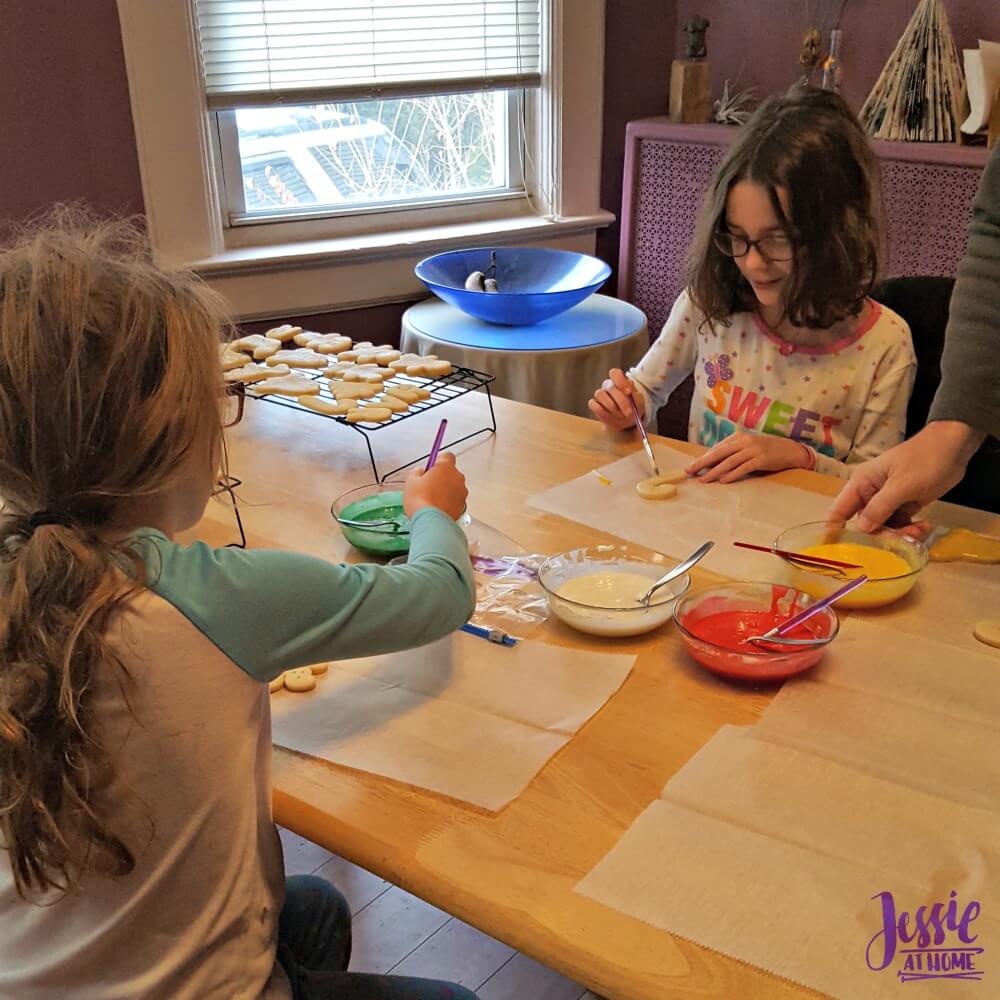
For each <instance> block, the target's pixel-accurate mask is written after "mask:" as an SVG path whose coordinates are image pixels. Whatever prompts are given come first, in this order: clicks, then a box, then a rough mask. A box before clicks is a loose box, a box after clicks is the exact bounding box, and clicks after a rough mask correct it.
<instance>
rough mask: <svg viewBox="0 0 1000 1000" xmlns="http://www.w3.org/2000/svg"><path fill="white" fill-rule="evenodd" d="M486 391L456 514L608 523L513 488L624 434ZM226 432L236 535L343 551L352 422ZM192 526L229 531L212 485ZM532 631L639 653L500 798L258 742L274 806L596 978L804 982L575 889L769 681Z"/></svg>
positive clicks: (205, 532) (397, 453) (620, 993)
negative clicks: (336, 503)
mask: <svg viewBox="0 0 1000 1000" xmlns="http://www.w3.org/2000/svg"><path fill="white" fill-rule="evenodd" d="M495 405H496V415H497V426H498V431H497V434H496V435H495V436H492V437H488V438H485V439H483V438H478V439H475V440H474V441H472V442H469V443H467V444H466V445H462V446H460V448H459V452H458V458H459V465H460V468H461V469H462V470H463V471H464V473H465V475H466V477H467V479H468V481H469V484H470V498H469V509H470V511H471V513H472V514H473V516H474V517H476V518H477V519H480V520H482V521H484V522H486V523H487V524H489V525H491V526H492V527H495V528H498V529H500V530H501V531H503V532H504V533H506V534H508V535H510V536H512V537H513V538H515V539H517V541H519V542H520V543H521V544H522V545H523V546H524V547H525V548H526V549H527V550H528V551H532V552H558V551H562V550H565V549H568V548H572V547H575V546H579V545H582V544H589V543H594V542H599V541H611V540H613V539H611V537H610V536H606V535H602V534H601V533H599V532H596V531H594V530H592V529H590V528H587V527H584V526H582V525H579V524H575V523H572V522H568V521H564V520H562V519H560V518H557V517H553V516H551V515H547V514H543V513H541V512H538V511H534V510H531V509H529V508H527V507H526V506H525V500H526V499H527V498H528V497H529V496H531V495H532V494H534V493H536V492H538V491H540V490H543V489H545V488H547V487H549V486H551V485H553V484H555V483H558V482H562V481H565V480H568V479H571V478H574V477H576V476H578V475H580V474H581V473H583V472H585V471H586V470H588V469H591V468H594V467H596V466H599V465H602V464H604V463H607V462H608V461H611V460H613V459H614V458H616V457H620V456H621V455H624V454H627V453H628V452H630V451H632V450H635V449H636V448H638V447H639V445H638V443H637V442H636V441H635V440H634V439H632V438H631V437H626V436H624V435H612V434H609V433H606V432H605V431H604V430H603V429H602V428H601V427H600V425H598V424H597V423H596V422H595V421H590V420H585V419H582V418H579V417H573V416H568V415H565V414H560V413H556V412H553V411H548V410H541V409H537V408H535V407H531V406H527V405H524V404H520V403H513V402H509V401H507V400H502V399H501V400H495ZM485 406H486V400H485V398H484V397H482V396H481V395H479V394H472V395H470V396H467V397H465V398H463V399H460V400H456V401H454V402H452V403H449V404H447V406H446V407H444V408H443V409H442V410H439V411H435V412H431V413H427V414H423V415H420V416H418V417H414V418H413V419H411V420H407V421H405V422H404V423H401V424H399V425H398V426H395V427H387V428H385V429H383V430H380V431H378V432H376V435H377V436H376V443H377V446H378V448H379V449H380V456H381V455H385V456H386V458H385V460H386V461H390V460H391V461H392V464H393V465H401V464H403V463H405V462H406V461H407V460H408V459H409V458H411V457H413V456H416V455H420V454H423V453H425V452H426V451H427V449H428V447H429V445H430V442H431V439H432V438H433V435H434V431H435V428H436V425H437V419H438V416H439V415H440V414H442V413H445V411H447V416H448V418H449V433H454V434H455V435H456V436H458V435H459V434H461V433H464V431H463V430H462V428H463V426H464V425H466V424H467V425H468V428H469V429H472V428H473V427H474V426H476V425H477V424H478V425H481V422H482V416H483V410H484V408H485ZM230 434H231V436H230V445H229V454H230V471H231V473H232V474H233V475H235V476H238V477H239V478H240V479H242V480H243V486H242V488H241V489H240V491H239V493H240V497H241V507H240V509H241V512H242V515H243V519H244V523H245V525H246V530H247V534H248V537H249V539H250V544H251V545H252V546H274V547H278V546H281V547H284V548H293V549H300V550H303V551H308V552H312V553H314V554H316V555H318V556H321V557H324V558H329V559H336V560H348V561H351V560H356V559H357V554H356V553H354V552H353V550H350V549H349V547H348V546H347V544H346V543H345V542H344V540H343V538H342V537H341V535H340V533H339V531H338V530H337V529H336V527H335V525H334V523H333V521H332V519H331V517H330V514H329V506H330V501H331V500H332V499H333V498H334V497H335V496H337V495H338V494H339V493H341V492H344V491H345V490H347V489H350V488H352V487H354V486H358V485H362V484H363V483H365V482H369V481H370V476H371V471H370V468H368V462H367V455H366V452H365V448H364V442H363V441H361V440H360V439H359V437H358V436H357V434H356V433H355V432H353V431H351V430H349V429H348V428H346V427H343V426H341V425H339V424H336V423H335V422H333V421H330V420H328V419H326V418H323V417H321V416H319V415H317V414H312V413H307V412H305V411H293V410H289V409H285V408H283V407H280V406H274V405H269V404H267V403H263V402H256V401H249V400H248V402H247V406H246V417H245V418H244V422H243V424H242V425H240V426H239V427H238V428H236V429H235V430H234V431H233V432H230ZM673 443H674V444H675V446H676V442H673ZM687 447H689V448H690V450H691V452H692V453H696V452H698V451H700V450H701V449H700V448H697V447H695V446H687ZM390 467H391V466H390ZM780 478H781V480H782V481H784V482H787V483H790V484H794V485H798V486H805V487H807V488H811V489H814V490H816V491H817V492H821V493H826V494H833V493H835V492H836V490H837V488H838V484H837V482H836V481H834V480H827V479H824V478H823V477H820V476H817V475H815V474H813V473H806V472H789V473H783V474H781V476H780ZM193 534H197V535H198V536H199V537H202V538H204V539H206V540H207V541H209V542H211V543H213V544H226V543H227V542H230V541H233V540H234V538H235V537H236V536H235V527H234V524H233V519H232V514H231V512H230V511H228V510H226V509H225V507H223V506H221V505H220V504H211V505H210V507H209V510H208V512H207V514H206V517H205V519H204V521H203V522H202V524H201V525H199V527H198V529H197V530H196V532H194V533H193ZM669 554H670V555H673V556H678V557H679V556H683V555H685V554H686V553H679V552H674V553H669ZM694 577H695V579H694V583H695V584H698V583H699V582H700V583H706V582H710V581H711V580H713V579H715V578H714V577H713V576H712V575H711V574H708V573H705V572H699V571H697V570H696V571H695V574H694ZM545 639H546V641H548V642H553V643H558V644H560V645H567V646H577V647H580V648H591V649H592V648H594V644H600V646H601V647H602V648H605V649H607V650H608V651H614V652H621V651H628V652H631V653H634V654H636V655H637V660H636V664H635V668H634V670H633V672H632V674H631V676H630V677H629V678H628V680H627V681H626V682H625V684H624V686H623V687H622V688H621V690H620V691H619V692H618V693H617V694H616V695H614V697H612V698H611V700H610V701H609V702H608V704H607V705H606V706H605V708H604V709H603V710H602V711H600V712H599V713H598V714H597V715H596V716H595V717H594V718H593V719H592V720H591V721H590V722H589V723H588V724H587V725H586V726H585V727H584V729H583V730H582V731H581V732H580V733H579V734H578V735H577V736H576V737H574V739H573V740H572V741H571V742H570V743H569V745H568V746H567V747H566V748H565V749H564V750H563V751H562V752H561V753H559V754H558V755H557V756H556V757H555V758H554V759H553V760H552V761H550V762H549V764H548V765H547V766H546V767H545V768H544V769H543V771H542V772H541V773H540V774H539V775H538V777H537V778H536V779H535V780H534V781H532V782H531V783H530V784H529V786H528V787H527V788H526V789H525V791H524V792H523V793H522V794H521V795H520V796H519V797H518V798H517V799H515V801H514V802H512V803H511V804H510V805H509V806H508V807H507V808H505V809H504V810H503V811H501V812H500V813H499V814H496V815H494V814H489V813H485V812H482V811H479V810H477V809H476V808H474V807H471V806H466V805H463V804H461V803H458V802H454V801H451V800H447V799H444V798H442V797H440V796H437V795H434V794H433V793H430V792H422V791H420V790H417V789H413V788H409V787H406V786H403V785H400V784H397V783H394V782H392V781H390V780H388V779H385V778H380V777H377V776H375V775H371V774H367V773H363V772H355V771H349V770H346V769H344V768H341V767H337V766H334V765H332V764H329V763H327V762H324V761H318V760H310V759H305V758H303V757H299V756H296V755H293V754H290V753H288V752H285V751H282V750H280V749H276V750H275V755H274V784H275V792H274V812H275V819H276V821H277V822H279V823H281V824H282V825H284V826H287V827H289V828H291V829H292V830H294V831H295V832H297V833H299V834H301V835H303V836H305V837H308V838H309V839H310V840H313V841H315V842H316V843H318V844H322V845H323V846H324V847H326V848H328V849H329V850H331V851H334V852H336V853H337V854H339V855H341V856H343V857H345V858H347V859H348V860H350V861H353V862H355V863H356V864H359V865H361V866H363V867H364V868H367V869H369V870H371V871H373V872H375V873H376V874H377V875H380V876H382V877H383V878H386V879H389V880H390V881H391V882H394V883H395V884H397V885H399V886H402V887H403V888H404V889H406V890H408V891H409V892H412V893H415V894H416V895H418V896H420V897H421V898H423V899H425V900H427V901H428V902H430V903H432V904H433V905H435V906H438V907H440V908H442V909H444V910H446V911H448V912H449V913H452V914H454V915H455V916H457V917H460V918H461V919H463V920H465V921H467V922H468V923H470V924H473V925H474V926H476V927H478V928H480V929H481V930H483V931H485V932H487V933H489V934H491V935H493V936H495V937H497V938H499V939H501V940H502V941H504V942H506V943H507V944H509V945H511V946H513V947H515V948H518V949H520V950H521V951H523V952H525V953H527V954H528V955H530V956H531V957H533V958H536V959H538V960H539V961H541V962H544V963H545V964H547V965H549V966H552V967H554V968H556V969H558V970H559V971H560V972H562V973H564V974H565V975H567V976H569V977H571V978H572V979H575V980H577V981H578V982H581V983H583V984H585V985H586V986H588V987H590V988H591V989H593V990H594V991H595V992H597V993H599V994H601V995H602V996H606V997H629V998H631V997H650V998H654V997H655V998H657V1000H664V998H673V997H696V996H697V997H700V998H706V997H724V998H730V1000H731V998H737V997H738V998H741V1000H753V998H768V1000H778V998H787V997H815V996H818V994H816V993H813V992H811V991H809V990H805V989H802V988H800V987H797V986H794V985H792V984H790V983H787V982H785V981H783V980H780V979H777V978H775V977H773V976H771V975H769V974H767V973H764V972H761V971H759V970H756V969H753V968H751V967H749V966H746V965H744V964H742V963H740V962H737V961H734V960H732V959H729V958H726V957H724V956H722V955H719V954H716V953H714V952H710V951H708V950H707V949H704V948H701V947H698V946H696V945H693V944H690V943H688V942H686V941H683V940H679V939H675V938H673V937H671V936H670V935H669V934H667V933H665V932H663V931H659V930H656V929H654V928H653V927H651V926H649V925H646V924H644V923H642V922H640V921H638V920H635V919H632V918H630V917H627V916H625V915H623V914H621V913H618V912H616V911H614V910H611V909H609V908H607V907H605V906H602V905H600V904H598V903H596V902H595V901H593V900H591V899H588V898H587V897H585V896H582V895H578V894H575V893H574V892H573V887H574V886H575V885H576V884H577V882H578V881H579V880H580V879H581V878H582V877H583V876H584V875H586V874H587V872H588V871H590V870H591V869H592V868H593V867H594V866H595V865H596V864H597V863H598V862H599V861H600V860H601V859H602V858H603V857H604V855H605V854H606V853H607V852H608V851H609V850H610V849H611V848H612V847H613V846H614V845H615V843H616V842H617V841H618V839H619V838H620V837H621V835H622V834H623V833H624V832H625V831H626V830H627V829H628V827H629V826H630V825H631V823H632V822H633V820H635V818H636V817H637V816H638V815H639V813H640V812H641V811H642V810H643V809H644V808H645V807H646V806H647V805H648V804H649V803H650V802H652V801H653V800H654V799H656V798H658V796H659V794H660V792H661V790H662V788H663V786H664V785H665V784H666V782H667V781H668V779H669V778H670V777H671V775H673V774H674V773H675V772H676V771H677V770H678V769H679V768H680V767H681V766H682V765H683V764H684V763H685V762H686V761H687V760H688V759H689V758H690V757H692V756H693V755H694V753H695V752H696V751H697V750H698V749H699V748H700V747H701V746H702V745H703V744H705V743H706V742H707V741H708V739H709V738H710V737H711V736H712V735H713V734H714V733H715V732H716V730H717V729H718V728H719V727H720V726H722V725H725V724H727V723H732V724H736V725H747V724H750V723H753V722H754V721H755V720H756V719H757V718H758V716H759V715H760V714H761V712H762V711H763V709H764V708H765V707H766V706H767V704H768V703H769V701H770V700H771V698H772V697H773V692H754V691H752V690H746V689H739V688H734V687H733V686H731V685H728V684H726V683H724V682H722V681H720V680H718V679H716V678H714V677H713V676H712V675H710V674H707V673H706V672H704V671H702V670H701V669H699V668H698V667H697V666H695V665H694V664H693V663H692V662H691V661H690V660H689V659H688V658H687V657H686V655H685V654H684V652H683V650H682V648H681V645H680V642H679V640H678V638H677V635H676V631H675V630H674V629H673V628H667V629H661V630H658V631H657V632H656V633H654V634H653V635H652V636H651V637H650V636H645V637H639V638H636V639H632V640H622V641H612V640H592V639H588V637H586V636H583V635H580V634H578V633H575V632H573V631H571V630H570V629H568V628H566V627H565V626H562V625H561V624H560V623H559V622H553V623H549V624H547V625H546V635H545Z"/></svg>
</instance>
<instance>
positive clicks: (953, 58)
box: [861, 0, 963, 142]
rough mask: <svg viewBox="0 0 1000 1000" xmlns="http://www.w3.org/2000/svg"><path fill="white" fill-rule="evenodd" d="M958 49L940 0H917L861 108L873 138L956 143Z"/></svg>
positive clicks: (959, 95) (960, 94) (959, 84)
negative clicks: (908, 21) (907, 21)
mask: <svg viewBox="0 0 1000 1000" xmlns="http://www.w3.org/2000/svg"><path fill="white" fill-rule="evenodd" d="M962 103H963V81H962V71H961V69H960V67H959V62H958V52H957V50H956V49H955V41H954V39H953V38H952V35H951V28H950V27H949V26H948V15H947V14H946V13H945V9H944V4H943V3H942V2H941V0H920V2H919V3H918V4H917V9H916V10H915V11H914V12H913V17H911V18H910V23H909V24H908V25H907V26H906V30H905V31H904V32H903V35H902V37H901V38H900V39H899V42H898V43H897V45H896V48H895V49H894V50H893V53H892V55H891V56H889V61H888V62H887V63H886V64H885V68H884V69H883V70H882V75H881V76H880V77H879V78H878V80H877V81H876V83H875V86H874V87H872V92H871V93H870V94H869V95H868V98H867V100H866V101H865V103H864V106H863V107H862V109H861V122H862V124H863V125H864V127H865V130H866V131H867V132H868V134H869V135H871V136H874V137H875V138H876V139H901V140H907V141H910V142H955V141H957V139H958V128H959V122H960V121H961V118H962Z"/></svg>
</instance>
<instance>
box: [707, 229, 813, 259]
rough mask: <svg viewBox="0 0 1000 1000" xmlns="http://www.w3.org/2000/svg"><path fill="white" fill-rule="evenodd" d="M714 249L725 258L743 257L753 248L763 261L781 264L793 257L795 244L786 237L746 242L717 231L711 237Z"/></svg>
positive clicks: (734, 235) (730, 234)
mask: <svg viewBox="0 0 1000 1000" xmlns="http://www.w3.org/2000/svg"><path fill="white" fill-rule="evenodd" d="M713 242H714V243H715V248H716V249H717V250H718V251H719V253H724V254H725V255H726V256H727V257H745V256H746V255H747V254H748V253H750V248H751V247H755V248H756V250H757V253H759V254H760V255H761V257H763V258H765V260H769V261H772V262H774V263H782V262H784V261H787V260H791V259H792V258H793V257H794V256H795V244H794V243H793V242H792V241H791V240H790V239H789V238H788V237H787V236H765V237H763V239H759V240H748V239H747V238H746V237H745V236H738V235H737V234H736V233H731V232H729V231H728V230H725V229H717V230H716V231H715V235H714V237H713Z"/></svg>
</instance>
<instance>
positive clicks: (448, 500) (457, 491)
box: [403, 451, 469, 520]
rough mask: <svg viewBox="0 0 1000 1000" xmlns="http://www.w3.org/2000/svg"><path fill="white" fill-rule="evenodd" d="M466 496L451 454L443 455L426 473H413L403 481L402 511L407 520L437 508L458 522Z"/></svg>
mask: <svg viewBox="0 0 1000 1000" xmlns="http://www.w3.org/2000/svg"><path fill="white" fill-rule="evenodd" d="M468 496H469V491H468V489H467V488H466V485H465V476H463V475H462V473H461V472H459V471H458V469H457V468H456V467H455V456H454V455H452V453H451V452H450V451H443V452H441V453H440V454H439V455H438V457H437V461H436V462H435V463H434V465H433V467H432V468H430V469H428V470H427V471H426V472H425V471H424V470H423V469H416V470H414V471H413V472H411V473H410V474H409V476H407V477H406V486H405V488H404V490H403V510H404V511H406V516H407V517H413V515H414V514H416V512H417V511H418V510H423V508H424V507H437V508H438V510H443V511H444V512H445V513H446V514H447V515H448V516H449V517H451V518H453V519H454V520H458V518H459V517H460V516H461V514H462V511H463V510H465V501H466V499H467V498H468Z"/></svg>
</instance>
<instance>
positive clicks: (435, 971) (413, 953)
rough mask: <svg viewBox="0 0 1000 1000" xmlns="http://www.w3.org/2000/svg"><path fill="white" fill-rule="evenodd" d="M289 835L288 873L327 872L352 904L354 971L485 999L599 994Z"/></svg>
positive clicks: (580, 998)
mask: <svg viewBox="0 0 1000 1000" xmlns="http://www.w3.org/2000/svg"><path fill="white" fill-rule="evenodd" d="M281 842H282V844H283V846H284V849H285V873H286V874H287V875H307V874H314V875H319V876H321V877H322V878H325V879H327V880H328V881H330V882H332V883H333V884H334V885H335V886H336V887H337V888H338V889H339V890H340V891H341V892H342V893H343V894H344V896H346V897H347V901H348V902H349V903H350V904H351V913H352V915H353V928H354V948H353V952H352V955H351V966H350V967H351V970H352V971H354V972H378V973H387V972H391V973H395V974H398V975H405V976H426V977H428V978H430V979H445V980H447V981H449V982H454V983H460V984H461V985H462V986H466V987H468V988H469V989H470V990H472V991H473V992H475V993H476V994H478V996H479V998H480V1000H598V998H597V996H596V994H594V993H591V992H589V991H588V990H585V989H584V988H583V987H582V986H580V985H579V984H578V983H574V982H572V981H571V980H569V979H566V978H565V977H564V976H561V975H559V973H558V972H554V971H553V970H552V969H548V968H546V967H545V966H544V965H539V964H538V962H534V961H532V960H531V959H530V958H528V957H527V956H525V955H521V954H519V953H518V952H516V951H514V949H513V948H508V947H507V945H505V944H501V943H500V942H499V941H495V940H494V939H493V938H491V937H488V936H487V935H485V934H483V933H481V932H480V931H477V930H476V929H475V928H473V927H470V926H469V925H468V924H465V923H462V921H461V920H456V919H455V918H454V917H449V916H448V914H447V913H445V912H444V911H443V910H439V909H437V908H436V907H434V906H431V905H430V904H429V903H425V902H424V901H423V900H421V899H417V897H416V896H411V895H410V894H409V893H408V892H404V891H403V890H402V889H400V888H398V887H397V886H394V885H391V884H390V883H389V882H386V881H385V880H384V879H380V878H379V877H378V876H377V875H373V874H372V873H371V872H368V871H365V870H364V869H363V868H358V866H357V865H353V864H351V863H350V862H349V861H344V860H343V859H342V858H338V857H336V855H333V854H331V853H330V852H329V851H327V850H326V849H325V848H322V847H319V846H318V845H316V844H313V843H311V842H310V841H308V840H305V839H303V838H302V837H299V836H296V835H295V834H294V833H291V832H290V831H289V830H282V831H281Z"/></svg>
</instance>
